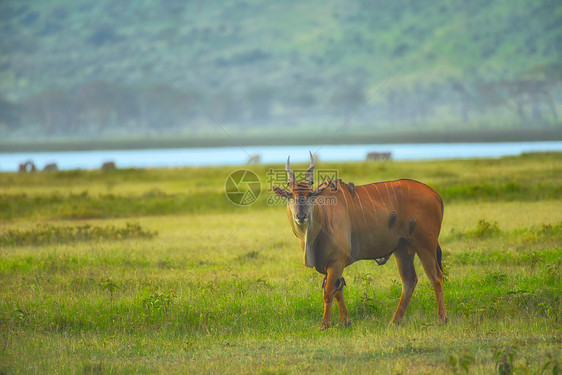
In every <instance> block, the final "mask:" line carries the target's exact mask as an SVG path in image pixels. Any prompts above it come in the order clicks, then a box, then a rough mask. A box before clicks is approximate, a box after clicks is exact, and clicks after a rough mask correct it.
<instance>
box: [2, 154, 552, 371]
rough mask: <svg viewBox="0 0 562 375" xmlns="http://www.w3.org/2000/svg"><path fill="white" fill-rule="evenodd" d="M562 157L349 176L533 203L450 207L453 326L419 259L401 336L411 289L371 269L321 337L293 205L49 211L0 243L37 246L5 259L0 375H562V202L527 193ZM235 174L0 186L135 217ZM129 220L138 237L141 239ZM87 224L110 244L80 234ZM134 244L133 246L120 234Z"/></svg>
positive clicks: (471, 202) (445, 240)
mask: <svg viewBox="0 0 562 375" xmlns="http://www.w3.org/2000/svg"><path fill="white" fill-rule="evenodd" d="M558 158H559V156H558V155H550V154H549V155H543V154H540V155H527V156H525V157H520V158H505V159H500V160H493V161H488V162H479V161H442V162H432V163H429V162H415V163H412V162H408V163H397V162H394V163H386V164H385V163H368V164H366V163H363V164H359V163H354V164H338V168H340V170H341V173H342V174H343V175H344V176H342V177H344V180H349V179H350V178H349V177H353V179H354V180H355V181H363V182H365V181H364V180H368V179H371V180H379V179H386V178H388V179H390V178H396V175H407V174H408V173H411V174H412V175H415V176H416V178H422V177H425V180H426V181H427V182H430V183H431V184H432V186H436V185H439V186H444V187H445V186H448V185H447V184H452V183H453V181H454V184H456V185H455V186H462V185H463V184H467V185H478V184H479V183H480V184H483V183H484V181H485V179H484V176H485V175H488V176H490V177H492V182H490V183H491V184H496V183H497V184H499V185H498V186H502V184H504V183H505V181H508V180H512V181H513V182H514V183H516V184H518V186H523V187H526V189H527V190H522V193H521V194H520V195H519V196H517V195H507V197H506V198H505V199H501V198H502V194H500V195H499V198H497V197H496V198H493V197H486V196H485V197H482V196H478V195H477V196H469V197H466V196H459V197H455V198H454V199H453V198H451V199H449V200H447V199H446V200H445V220H444V225H443V229H442V234H441V237H440V242H441V245H442V248H443V252H444V253H443V262H444V267H445V271H446V281H445V298H446V307H447V310H448V314H449V323H448V324H447V325H443V326H442V325H438V324H437V316H436V315H437V314H436V310H437V308H436V303H435V297H434V294H433V291H432V289H431V286H430V283H429V281H428V279H427V277H426V276H425V274H424V272H423V270H422V267H421V265H420V264H419V262H418V261H417V260H416V269H417V270H418V276H419V278H420V282H419V284H418V286H417V287H416V291H415V293H414V296H413V298H412V301H411V303H410V306H409V308H408V311H407V313H406V317H405V320H404V323H403V324H401V325H400V326H396V327H395V326H388V322H389V321H390V319H391V317H392V314H393V312H394V309H395V308H396V306H397V304H398V300H399V298H400V290H401V286H400V281H399V276H398V273H397V271H396V268H395V266H394V265H393V264H392V262H389V263H388V264H387V265H386V266H382V267H379V266H377V265H376V264H375V263H374V262H366V261H365V262H358V263H355V264H353V265H351V266H350V267H348V268H347V269H346V270H345V277H346V280H347V287H346V289H345V293H346V300H347V305H348V308H349V310H350V315H351V319H352V325H351V327H349V328H345V327H343V326H342V325H339V324H338V322H337V319H336V317H334V319H333V328H331V329H329V330H327V331H320V330H319V329H318V327H319V325H320V319H321V315H322V291H321V288H320V285H321V281H322V275H320V274H318V273H316V272H315V271H313V270H310V269H307V268H305V267H303V266H302V253H301V250H300V249H299V248H298V242H297V241H296V239H295V238H294V236H293V234H292V233H291V230H290V228H289V225H288V223H287V218H286V214H285V209H284V207H282V206H274V207H267V206H266V205H264V204H261V203H259V202H258V203H256V206H250V207H246V208H239V207H227V206H224V207H218V208H217V207H214V206H213V204H216V202H213V201H212V200H209V201H207V200H205V199H204V198H201V197H203V196H204V195H203V194H201V195H196V197H199V198H198V199H201V202H200V203H199V204H200V207H201V210H198V211H188V210H186V211H181V210H180V211H173V212H172V213H170V212H168V211H166V210H164V211H163V212H157V211H155V212H151V213H150V214H145V213H138V212H136V211H128V213H127V214H126V215H123V217H111V216H109V217H99V218H96V219H87V220H85V219H81V218H80V219H76V218H74V219H72V218H68V217H57V216H56V215H52V214H51V213H52V212H56V211H57V210H58V209H55V208H49V207H50V206H48V205H45V206H44V207H43V208H41V209H37V210H30V211H28V212H27V213H25V214H24V215H15V214H13V215H12V216H11V217H9V218H3V219H2V226H1V227H0V236H2V237H0V238H3V239H5V238H8V237H10V236H13V234H14V233H17V234H18V235H19V236H20V237H21V238H24V239H27V240H24V241H22V242H17V243H14V242H9V243H7V242H1V244H0V293H1V297H2V298H0V372H2V373H8V374H11V373H29V372H31V373H123V372H128V373H154V372H160V373H262V374H278V373H301V372H310V373H326V372H337V373H342V372H343V373H403V374H410V373H421V374H423V373H464V372H465V370H464V368H467V369H468V371H469V373H476V374H488V373H494V372H495V371H496V370H497V371H499V370H500V369H502V370H505V369H506V368H508V367H509V368H511V369H513V368H516V373H517V372H518V373H526V371H528V372H529V373H531V374H539V373H541V374H542V373H548V374H553V373H555V372H554V366H555V365H556V363H558V368H560V361H561V360H562V358H561V355H560V354H561V353H560V344H561V340H562V337H561V334H560V333H561V328H562V327H561V319H562V315H561V313H562V311H561V309H562V300H561V296H562V286H561V285H562V283H561V280H560V272H561V268H562V263H561V259H562V246H561V245H562V229H561V228H562V224H561V223H562V210H561V209H560V208H562V198H561V197H559V196H556V195H555V196H552V195H550V194H551V193H548V194H546V195H545V197H546V198H545V199H542V198H541V197H542V195H540V194H535V195H532V196H531V198H529V197H525V196H524V194H528V192H529V190H528V189H532V183H531V182H530V181H542V183H543V184H546V185H548V184H550V185H552V186H553V188H552V189H554V187H556V186H558V187H560V186H561V185H560V183H559V177H558V176H559V172H558V169H557V168H559V167H558V165H559V159H558ZM262 168H263V169H264V170H265V169H266V167H257V169H260V170H261V169H262ZM412 171H413V172H412ZM228 172H229V170H228V169H227V168H218V169H212V168H211V169H206V168H201V169H187V170H184V169H182V170H147V171H140V170H138V171H137V170H135V171H131V170H128V171H115V173H111V174H101V173H98V172H80V173H76V174H75V175H73V174H72V173H71V172H68V173H67V172H60V173H61V174H60V175H59V176H58V177H57V176H56V174H40V173H38V174H36V175H19V174H6V173H4V174H0V181H2V185H1V186H2V188H3V190H4V194H5V195H8V196H15V195H20V194H27V196H29V197H44V196H51V195H52V194H54V193H53V192H54V191H55V190H56V191H58V194H60V195H61V196H68V197H70V194H77V193H76V192H75V191H81V190H84V189H85V186H88V196H96V194H99V193H103V194H106V192H105V189H107V184H108V183H110V184H112V188H111V189H112V191H113V192H112V194H115V195H116V196H122V197H129V200H128V201H127V202H133V201H135V200H141V201H142V200H143V199H150V198H146V197H143V196H142V192H143V191H145V190H148V189H153V188H154V186H159V189H160V190H161V191H162V192H163V193H164V194H179V191H184V193H183V194H185V196H191V194H192V193H193V194H194V192H196V191H199V192H200V193H204V192H207V191H215V192H217V194H219V192H220V191H221V189H222V184H223V183H224V179H225V177H226V176H223V173H228ZM186 176H189V177H188V178H187V177H186ZM373 176H374V177H373ZM475 176H481V177H478V178H476V179H475ZM404 177H406V176H404ZM6 181H9V183H8V182H6ZM111 181H113V182H116V183H115V184H113V182H111ZM438 190H439V189H438ZM533 191H535V190H533ZM536 191H537V192H538V189H536ZM552 191H554V190H552ZM131 197H132V198H131ZM217 197H218V195H217ZM215 198H216V197H215ZM260 199H263V198H260ZM71 201H72V200H71V199H70V198H69V199H68V201H64V202H63V203H60V202H59V203H57V202H53V203H52V205H53V206H57V205H60V204H62V205H63V206H64V205H70V204H71ZM111 204H120V203H119V202H112V203H111ZM107 205H110V204H107V203H104V204H103V205H102V207H104V209H106V208H105V207H106V206H107ZM116 216H118V215H116ZM131 217H134V222H135V223H136V224H135V226H134V228H136V229H129V231H127V228H132V226H131V224H129V225H128V224H127V223H130V222H131ZM85 226H88V228H95V230H97V231H99V233H101V235H99V236H82V237H81V236H74V235H73V234H75V233H77V232H76V231H75V230H77V229H75V230H71V228H85ZM45 228H46V229H48V230H50V231H56V228H61V229H60V231H61V232H60V233H61V234H60V238H61V240H56V241H50V240H49V241H37V240H35V238H37V236H36V235H37V234H38V233H41V231H43V230H45ZM92 230H93V229H92ZM122 230H124V231H125V232H126V233H129V234H131V235H124V236H121V237H119V236H118V237H119V238H116V237H115V236H113V235H112V233H114V232H118V231H122ZM139 231H140V232H142V233H144V232H146V233H151V234H154V233H157V235H152V236H146V237H143V236H138V235H135V233H138V232H139ZM10 238H11V237H10ZM336 315H337V314H336ZM543 368H544V369H545V372H541V371H542V369H543Z"/></svg>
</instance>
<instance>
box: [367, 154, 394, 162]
mask: <svg viewBox="0 0 562 375" xmlns="http://www.w3.org/2000/svg"><path fill="white" fill-rule="evenodd" d="M390 159H392V154H391V153H390V152H369V153H368V154H367V161H371V160H390Z"/></svg>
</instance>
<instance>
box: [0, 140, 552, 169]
mask: <svg viewBox="0 0 562 375" xmlns="http://www.w3.org/2000/svg"><path fill="white" fill-rule="evenodd" d="M309 150H310V151H312V152H313V153H316V154H317V155H318V158H319V160H320V161H361V160H365V157H366V155H367V153H369V152H372V151H378V152H387V151H388V152H391V153H392V158H393V159H394V160H433V159H458V158H461V159H462V158H490V157H491V158H496V157H501V156H508V155H519V154H521V153H523V152H533V151H562V142H559V141H556V142H505V143H426V144H384V145H376V144H375V145H326V146H320V145H309V146H244V148H243V149H242V148H240V147H211V148H182V149H148V150H105V151H72V152H22V153H0V170H1V171H17V169H18V165H19V163H22V162H24V161H26V160H33V162H34V163H35V165H36V166H37V168H39V169H43V167H44V166H45V164H47V163H57V165H58V167H59V169H66V170H67V169H96V168H99V167H100V166H101V164H102V163H103V162H106V161H114V162H115V163H116V165H117V167H118V168H147V167H184V166H212V165H242V164H245V163H246V162H247V161H248V158H249V155H260V158H261V161H260V162H261V163H268V164H269V163H279V164H284V163H285V162H286V160H287V156H288V155H290V156H291V161H292V162H306V161H308V158H309V156H308V151H309Z"/></svg>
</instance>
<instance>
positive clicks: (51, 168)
mask: <svg viewBox="0 0 562 375" xmlns="http://www.w3.org/2000/svg"><path fill="white" fill-rule="evenodd" d="M43 170H44V171H50V172H53V171H58V170H59V167H58V166H57V163H49V164H45V167H43Z"/></svg>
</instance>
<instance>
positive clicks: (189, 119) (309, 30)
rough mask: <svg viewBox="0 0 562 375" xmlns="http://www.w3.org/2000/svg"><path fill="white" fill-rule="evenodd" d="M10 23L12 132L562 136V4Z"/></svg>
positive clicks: (20, 19)
mask: <svg viewBox="0 0 562 375" xmlns="http://www.w3.org/2000/svg"><path fill="white" fill-rule="evenodd" d="M0 29H1V32H2V37H1V39H0V139H2V142H3V143H6V142H15V143H18V142H20V143H21V142H37V141H49V140H64V141H76V140H88V141H93V140H102V141H103V140H113V141H115V140H119V139H123V140H132V139H134V140H158V139H175V140H177V139H183V140H186V142H187V141H188V140H189V139H195V140H197V142H198V144H204V143H205V141H204V140H205V139H214V140H215V141H216V140H218V141H219V143H220V142H223V143H224V144H225V145H227V144H229V145H231V144H232V139H231V138H230V137H229V136H227V134H226V133H228V134H230V135H231V136H232V137H234V138H237V139H241V142H243V140H244V137H247V138H248V139H250V138H251V137H254V139H256V137H257V139H262V140H263V142H264V143H268V142H269V143H275V142H276V141H279V142H281V141H285V140H287V139H291V138H299V137H300V138H306V137H312V138H314V137H316V138H319V139H320V140H322V139H324V138H328V136H329V135H330V134H334V133H335V132H336V131H337V129H339V128H340V127H341V126H342V125H343V124H345V123H346V122H347V125H346V126H344V127H343V128H342V129H341V131H339V132H337V134H336V135H335V136H334V138H333V139H330V142H337V141H338V139H339V140H341V139H346V140H348V141H349V140H356V141H357V142H361V141H364V140H366V139H372V140H377V137H379V136H381V135H384V136H390V138H389V139H400V137H401V136H404V135H407V136H406V138H405V139H408V140H412V139H413V140H415V138H416V137H422V138H423V136H424V134H426V135H429V138H430V139H431V137H432V136H434V138H436V139H431V140H439V139H447V136H451V137H453V138H454V135H455V134H460V135H461V136H462V137H464V136H466V137H467V139H468V138H471V137H472V138H474V139H478V138H479V137H480V138H486V136H487V135H490V134H495V135H496V137H499V139H500V140H501V139H504V138H505V139H511V138H513V136H514V134H515V135H517V137H519V138H521V139H534V138H537V139H541V138H546V139H552V137H553V134H554V137H561V134H562V131H561V128H562V125H561V124H562V122H561V121H560V116H561V113H560V111H561V104H562V63H561V61H562V3H561V2H560V1H554V0H540V1H519V0H514V1H491V2H490V1H489V0H486V1H484V0H479V1H464V0H440V1H415V0H412V1H403V0H399V1H382V0H378V1H367V0H357V1H344V0H332V1H324V0H323V1H318V0H313V1H306V2H303V1H284V2H271V1H261V0H246V1H242V0H235V1H228V2H220V3H219V2H209V1H202V0H194V1H185V2H184V1H175V0H166V1H159V2H153V1H117V2H116V1H110V0H97V1H79V2H75V1H70V0H55V1H49V2H44V1H29V2H19V1H2V2H1V3H0ZM478 134H480V135H481V136H478ZM443 135H445V136H443ZM369 137H371V138H369ZM392 137H394V138H392ZM439 137H441V138H439ZM443 137H444V138H443ZM426 138H427V137H426ZM426 138H424V139H425V140H427V139H426ZM381 139H382V138H381ZM558 139H561V138H558Z"/></svg>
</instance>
